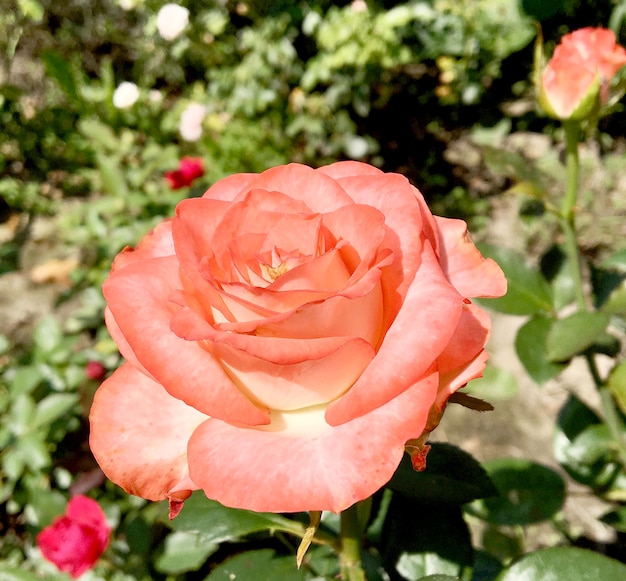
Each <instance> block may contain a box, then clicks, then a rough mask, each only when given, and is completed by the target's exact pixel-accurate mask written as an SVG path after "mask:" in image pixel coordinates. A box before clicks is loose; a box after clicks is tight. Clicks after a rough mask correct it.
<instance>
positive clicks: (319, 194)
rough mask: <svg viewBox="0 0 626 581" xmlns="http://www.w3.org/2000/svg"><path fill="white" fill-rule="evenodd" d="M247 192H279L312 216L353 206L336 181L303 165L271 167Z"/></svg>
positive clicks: (249, 185) (252, 183)
mask: <svg viewBox="0 0 626 581" xmlns="http://www.w3.org/2000/svg"><path fill="white" fill-rule="evenodd" d="M248 187H249V189H251V190H252V189H258V190H267V191H269V192H281V193H283V194H287V195H288V196H291V197H292V198H294V199H295V200H302V201H303V202H304V203H305V204H306V205H307V206H308V207H309V208H311V211H312V212H317V213H320V214H326V213H328V212H332V211H334V210H337V209H338V208H341V207H342V206H347V205H349V204H352V203H353V200H351V199H350V196H348V194H346V192H345V190H344V189H343V188H342V187H341V186H340V185H339V183H338V182H337V181H335V180H334V179H332V178H329V177H328V176H326V175H324V174H323V173H321V172H318V171H316V170H314V169H311V168H310V167H308V166H306V165H300V164H298V163H290V164H289V165H281V166H278V167H273V168H271V169H268V170H267V171H264V172H263V173H262V174H260V175H258V176H257V178H256V179H255V180H253V181H252V182H250V184H248Z"/></svg>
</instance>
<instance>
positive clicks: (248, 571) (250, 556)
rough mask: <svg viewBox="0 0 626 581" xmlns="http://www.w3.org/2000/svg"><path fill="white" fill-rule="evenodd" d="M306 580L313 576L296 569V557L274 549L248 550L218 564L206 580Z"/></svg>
mask: <svg viewBox="0 0 626 581" xmlns="http://www.w3.org/2000/svg"><path fill="white" fill-rule="evenodd" d="M233 579H236V580H237V581H259V579H280V581H305V580H306V579H311V576H310V575H309V574H308V573H307V572H306V571H305V570H304V569H300V570H298V569H296V558H295V557H293V556H289V557H280V556H277V555H276V553H275V552H274V551H273V550H272V549H261V550H259V551H247V552H246V553H241V554H240V555H237V556H235V557H232V558H231V559H228V560H227V561H225V562H224V563H222V564H221V565H218V566H217V567H216V568H215V569H214V570H213V571H212V572H211V574H210V575H209V576H208V577H205V579H204V581H233Z"/></svg>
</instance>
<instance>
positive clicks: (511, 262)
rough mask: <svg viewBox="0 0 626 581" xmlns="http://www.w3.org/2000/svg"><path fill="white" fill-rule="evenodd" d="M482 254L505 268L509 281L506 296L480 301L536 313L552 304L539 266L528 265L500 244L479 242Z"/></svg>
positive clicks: (519, 312)
mask: <svg viewBox="0 0 626 581" xmlns="http://www.w3.org/2000/svg"><path fill="white" fill-rule="evenodd" d="M479 248H480V251H481V252H482V253H483V255H484V256H486V257H488V258H493V260H495V261H496V262H497V263H498V264H499V265H500V268H502V270H503V271H504V274H505V276H506V279H507V281H508V290H507V293H506V295H505V296H503V297H502V298H499V299H487V300H485V301H481V303H482V304H484V305H486V306H488V307H489V308H490V309H493V310H495V311H499V312H501V313H507V314H509V315H536V314H538V313H544V312H549V311H551V310H552V308H553V298H552V289H551V287H550V284H549V283H548V281H547V280H546V279H545V278H544V277H543V276H542V274H541V273H540V272H539V270H538V269H536V268H533V267H531V266H529V265H528V264H527V263H526V260H525V258H524V257H523V256H522V255H521V254H518V253H516V252H513V251H512V250H509V249H507V248H503V247H501V246H492V245H487V244H481V245H479Z"/></svg>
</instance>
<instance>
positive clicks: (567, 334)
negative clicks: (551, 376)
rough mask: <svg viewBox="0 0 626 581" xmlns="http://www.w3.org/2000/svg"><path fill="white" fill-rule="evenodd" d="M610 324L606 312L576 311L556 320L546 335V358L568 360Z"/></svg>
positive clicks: (591, 343) (593, 340)
mask: <svg viewBox="0 0 626 581" xmlns="http://www.w3.org/2000/svg"><path fill="white" fill-rule="evenodd" d="M608 324H609V316H608V315H607V314H605V313H587V312H581V313H574V314H573V315H570V316H569V317H566V318H565V319H559V320H557V321H555V322H554V324H553V325H552V327H551V328H550V330H549V331H548V336H547V337H546V358H547V359H548V360H549V361H567V360H568V359H571V358H572V357H574V355H577V354H578V353H580V352H582V351H584V350H585V349H587V347H590V346H591V345H593V344H594V342H595V341H596V340H597V339H598V338H599V337H600V336H601V335H602V334H603V333H604V331H605V329H606V328H607V326H608Z"/></svg>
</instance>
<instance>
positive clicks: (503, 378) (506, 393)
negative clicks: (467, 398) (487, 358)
mask: <svg viewBox="0 0 626 581" xmlns="http://www.w3.org/2000/svg"><path fill="white" fill-rule="evenodd" d="M518 389H519V386H518V385H517V378H516V377H515V375H514V374H513V373H511V372H510V371H508V370H507V369H500V368H499V367H494V366H493V365H487V367H485V371H484V372H483V376H482V377H479V378H478V379H472V381H470V382H469V383H468V384H467V387H466V388H465V389H464V390H463V391H464V392H465V393H468V394H470V395H473V396H474V397H479V398H482V399H485V400H487V401H489V402H491V401H494V400H503V399H509V398H511V397H513V396H514V395H515V394H516V393H517V391H518Z"/></svg>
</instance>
